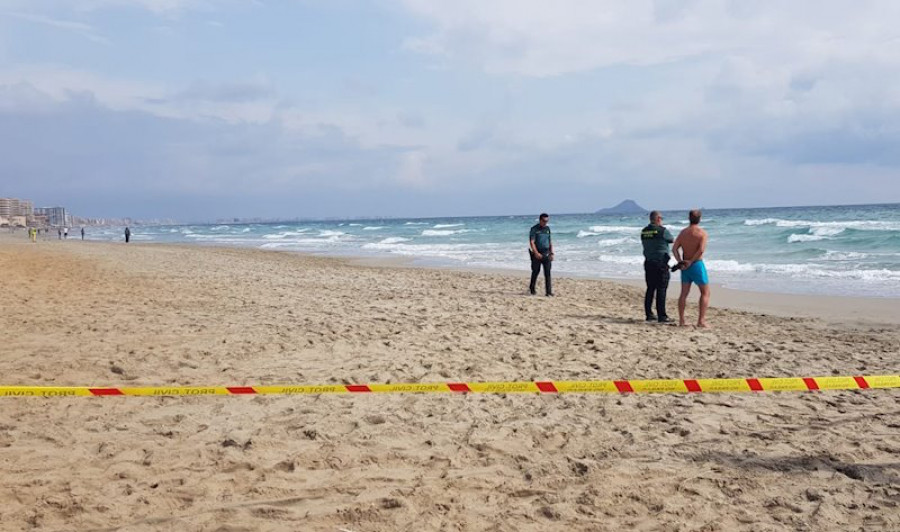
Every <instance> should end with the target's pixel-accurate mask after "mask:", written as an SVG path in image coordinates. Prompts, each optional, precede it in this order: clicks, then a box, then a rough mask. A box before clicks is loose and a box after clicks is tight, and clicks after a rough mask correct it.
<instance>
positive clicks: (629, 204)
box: [595, 199, 650, 214]
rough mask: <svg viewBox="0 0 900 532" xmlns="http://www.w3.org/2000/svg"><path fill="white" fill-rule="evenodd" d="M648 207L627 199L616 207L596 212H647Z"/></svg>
mask: <svg viewBox="0 0 900 532" xmlns="http://www.w3.org/2000/svg"><path fill="white" fill-rule="evenodd" d="M648 212H650V211H648V210H647V209H645V208H643V207H641V206H640V205H638V204H637V203H635V202H634V201H633V200H630V199H627V200H625V201H623V202H622V203H620V204H618V205H616V206H615V207H609V208H606V209H600V210H599V211H597V212H596V213H595V214H647V213H648Z"/></svg>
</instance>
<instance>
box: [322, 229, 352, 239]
mask: <svg viewBox="0 0 900 532" xmlns="http://www.w3.org/2000/svg"><path fill="white" fill-rule="evenodd" d="M346 234H347V233H345V232H343V231H331V230H328V229H322V230H320V231H319V236H324V237H339V236H344V235H346Z"/></svg>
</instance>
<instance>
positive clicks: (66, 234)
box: [63, 227, 69, 240]
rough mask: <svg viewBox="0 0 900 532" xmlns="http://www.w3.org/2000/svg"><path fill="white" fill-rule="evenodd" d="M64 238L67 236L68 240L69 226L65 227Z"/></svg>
mask: <svg viewBox="0 0 900 532" xmlns="http://www.w3.org/2000/svg"><path fill="white" fill-rule="evenodd" d="M63 238H65V239H66V240H68V239H69V228H68V227H64V228H63Z"/></svg>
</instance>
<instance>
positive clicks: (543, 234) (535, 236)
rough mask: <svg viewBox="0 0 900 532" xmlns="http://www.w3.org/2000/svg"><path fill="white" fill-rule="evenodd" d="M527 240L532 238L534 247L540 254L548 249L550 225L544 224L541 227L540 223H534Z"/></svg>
mask: <svg viewBox="0 0 900 532" xmlns="http://www.w3.org/2000/svg"><path fill="white" fill-rule="evenodd" d="M528 240H534V247H536V248H537V250H538V253H540V254H541V255H543V254H544V252H546V251H550V226H549V225H545V226H544V227H541V224H535V225H534V226H533V227H532V228H531V233H530V234H529V235H528Z"/></svg>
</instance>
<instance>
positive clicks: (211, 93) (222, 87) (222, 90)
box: [170, 81, 275, 103]
mask: <svg viewBox="0 0 900 532" xmlns="http://www.w3.org/2000/svg"><path fill="white" fill-rule="evenodd" d="M274 97H275V89H274V88H273V87H272V86H271V85H270V84H268V83H265V82H261V83H221V84H214V83H209V82H205V81H200V82H195V83H193V84H192V85H191V86H190V87H188V88H187V89H185V90H183V91H180V92H178V93H176V94H174V95H172V96H171V97H170V100H176V101H185V102H197V101H204V102H221V103H244V102H255V101H259V100H271V99H273V98H274Z"/></svg>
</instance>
